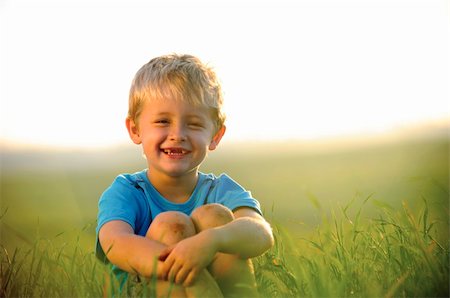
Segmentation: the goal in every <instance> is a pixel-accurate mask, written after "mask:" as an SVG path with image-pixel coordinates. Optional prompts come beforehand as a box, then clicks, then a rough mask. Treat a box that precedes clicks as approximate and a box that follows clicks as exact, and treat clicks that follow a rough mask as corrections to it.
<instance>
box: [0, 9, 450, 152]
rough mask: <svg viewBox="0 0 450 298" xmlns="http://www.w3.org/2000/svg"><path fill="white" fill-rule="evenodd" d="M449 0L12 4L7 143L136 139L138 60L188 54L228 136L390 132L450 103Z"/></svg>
mask: <svg viewBox="0 0 450 298" xmlns="http://www.w3.org/2000/svg"><path fill="white" fill-rule="evenodd" d="M448 3H449V2H448V1H434V0H422V1H420V0H418V1H406V0H405V1H399V0H390V1H387V0H386V1H368V0H361V1H275V0H274V1H100V0H95V1H36V2H35V1H16V0H14V1H13V0H4V1H1V2H0V54H1V55H0V63H1V66H0V100H1V106H0V128H1V136H0V138H1V141H3V142H5V141H6V142H13V143H29V144H40V145H51V146H77V147H90V146H105V145H112V144H119V143H125V142H128V135H127V133H126V129H125V125H124V118H125V115H126V112H127V100H128V90H129V87H130V83H131V80H132V77H133V76H134V74H135V72H136V71H137V69H138V68H140V67H141V66H142V65H143V64H144V63H146V62H147V61H148V60H150V59H151V58H153V57H155V56H158V55H162V54H168V53H173V52H176V53H190V54H193V55H195V56H198V57H199V58H200V59H201V60H202V61H204V62H207V63H209V64H210V65H212V66H213V67H214V69H215V70H216V72H217V75H218V76H219V78H220V79H221V81H222V83H223V89H224V93H225V102H226V103H225V105H226V113H227V127H228V130H227V135H226V138H225V139H226V140H227V141H235V140H244V139H245V140H274V139H277V140H280V139H314V138H321V137H330V136H332V137H335V136H340V135H351V134H364V133H374V132H382V131H388V130H390V129H393V128H396V127H404V126H408V125H412V124H414V125H415V124H417V123H421V122H427V121H435V120H440V119H448V118H449V117H450V116H449V115H450V114H449V98H450V97H449V95H450V94H449V81H450V76H449V53H450V47H449V33H450V30H449V6H448Z"/></svg>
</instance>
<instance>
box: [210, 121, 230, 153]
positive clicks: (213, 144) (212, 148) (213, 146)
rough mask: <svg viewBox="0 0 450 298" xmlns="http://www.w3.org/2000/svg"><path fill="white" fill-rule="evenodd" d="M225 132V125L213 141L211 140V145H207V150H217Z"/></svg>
mask: <svg viewBox="0 0 450 298" xmlns="http://www.w3.org/2000/svg"><path fill="white" fill-rule="evenodd" d="M226 130H227V128H226V127H225V125H222V127H221V128H220V129H219V130H218V131H217V132H216V134H215V135H214V137H213V139H212V140H211V143H210V144H209V147H208V149H209V150H211V151H212V150H214V149H216V148H217V146H218V145H219V143H220V140H221V139H222V137H223V135H224V134H225V131H226Z"/></svg>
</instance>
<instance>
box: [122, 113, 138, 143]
mask: <svg viewBox="0 0 450 298" xmlns="http://www.w3.org/2000/svg"><path fill="white" fill-rule="evenodd" d="M125 125H126V126H127V130H128V134H129V135H130V139H131V140H132V141H133V143H135V144H136V145H139V144H141V143H142V140H141V136H140V134H139V128H138V127H137V125H136V123H135V122H134V121H133V120H132V119H130V118H127V119H126V120H125Z"/></svg>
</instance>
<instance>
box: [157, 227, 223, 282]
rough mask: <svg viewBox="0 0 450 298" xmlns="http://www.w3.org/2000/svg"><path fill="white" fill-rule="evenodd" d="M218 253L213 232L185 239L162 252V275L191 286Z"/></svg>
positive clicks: (160, 258) (160, 257) (209, 231)
mask: <svg viewBox="0 0 450 298" xmlns="http://www.w3.org/2000/svg"><path fill="white" fill-rule="evenodd" d="M216 253H217V245H216V242H215V239H214V234H213V233H212V230H207V231H203V232H201V233H199V234H197V235H195V236H192V237H190V238H187V239H183V240H181V241H180V242H178V243H177V244H174V245H172V246H169V247H167V248H166V249H164V250H163V251H162V252H161V254H160V256H159V260H160V261H163V262H164V263H163V266H162V275H163V276H164V277H165V279H168V280H170V281H174V282H175V283H177V284H182V285H183V286H185V287H187V286H190V285H192V283H193V282H194V281H195V279H196V277H197V276H198V274H199V273H200V272H201V271H202V270H203V269H205V268H206V267H207V266H208V265H209V264H211V262H212V261H213V259H214V257H215V255H216Z"/></svg>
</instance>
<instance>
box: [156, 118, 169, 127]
mask: <svg viewBox="0 0 450 298" xmlns="http://www.w3.org/2000/svg"><path fill="white" fill-rule="evenodd" d="M154 123H155V124H157V125H161V126H165V125H168V124H169V123H170V122H169V120H168V119H157V120H155V122H154Z"/></svg>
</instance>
